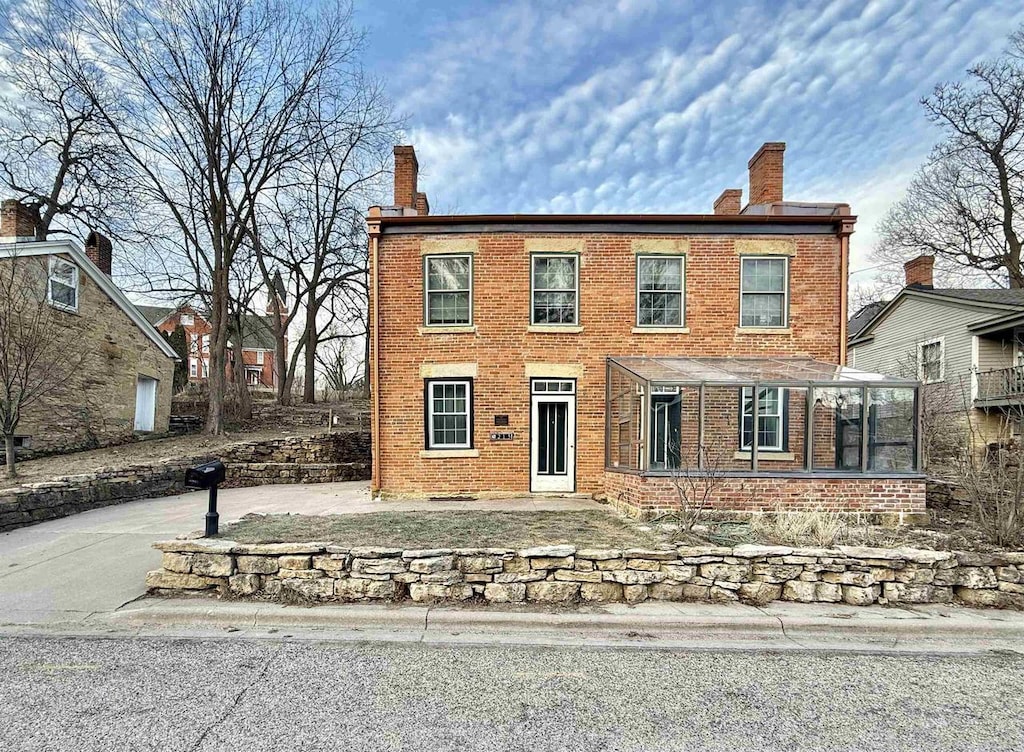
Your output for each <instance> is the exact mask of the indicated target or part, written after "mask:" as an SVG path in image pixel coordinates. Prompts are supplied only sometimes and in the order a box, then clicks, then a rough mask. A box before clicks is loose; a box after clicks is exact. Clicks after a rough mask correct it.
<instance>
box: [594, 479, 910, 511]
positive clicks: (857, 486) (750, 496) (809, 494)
mask: <svg viewBox="0 0 1024 752" xmlns="http://www.w3.org/2000/svg"><path fill="white" fill-rule="evenodd" d="M699 482H700V481H698V483H699ZM684 488H685V481H684ZM698 488H699V489H700V491H701V492H702V491H703V489H704V488H705V486H699V487H698ZM605 493H606V495H607V497H608V499H609V500H610V501H613V502H618V503H620V504H622V505H625V506H627V507H629V508H631V509H632V510H635V511H637V512H640V513H643V512H650V511H654V510H668V509H673V508H678V507H679V506H680V497H679V492H678V491H677V490H676V484H675V483H674V482H673V479H672V478H670V477H667V476H661V477H654V476H642V475H637V474H635V473H620V472H614V471H606V472H605ZM709 503H710V506H711V508H712V509H720V510H730V511H742V512H774V511H776V510H778V509H780V508H781V509H783V510H788V511H810V510H816V509H822V510H829V511H840V512H871V513H884V512H924V511H925V482H924V480H921V479H917V480H914V479H909V478H766V477H759V478H718V479H716V483H715V484H714V485H712V486H711V494H710V501H709Z"/></svg>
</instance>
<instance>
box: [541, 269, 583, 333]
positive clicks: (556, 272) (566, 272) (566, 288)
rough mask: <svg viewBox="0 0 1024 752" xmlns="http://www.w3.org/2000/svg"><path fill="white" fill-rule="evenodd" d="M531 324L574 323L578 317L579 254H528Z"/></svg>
mask: <svg viewBox="0 0 1024 752" xmlns="http://www.w3.org/2000/svg"><path fill="white" fill-rule="evenodd" d="M531 259H532V265H533V270H532V274H531V280H532V285H531V293H532V300H531V306H530V307H531V309H532V310H531V313H530V323H531V324H568V325H573V324H576V323H577V322H578V320H579V315H578V307H579V268H578V264H577V262H578V257H576V256H567V255H564V254H560V255H534V256H532V257H531Z"/></svg>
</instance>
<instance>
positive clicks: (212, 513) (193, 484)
mask: <svg viewBox="0 0 1024 752" xmlns="http://www.w3.org/2000/svg"><path fill="white" fill-rule="evenodd" d="M224 475H225V473H224V463H223V462H221V461H220V460H214V461H213V462H207V463H206V464H205V465H196V466H195V467H190V468H189V469H188V470H186V471H185V487H186V488H208V489H210V508H209V511H207V513H206V537H207V538H210V537H212V536H214V535H216V534H217V530H218V527H219V523H220V515H219V514H218V513H217V485H218V484H220V483H223V482H224Z"/></svg>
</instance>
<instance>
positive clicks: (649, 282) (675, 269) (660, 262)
mask: <svg viewBox="0 0 1024 752" xmlns="http://www.w3.org/2000/svg"><path fill="white" fill-rule="evenodd" d="M683 266H684V262H683V257H682V256H637V259H636V324H637V326H683V321H684V319H685V315H684V312H683V298H684V295H683V274H684V272H683Z"/></svg>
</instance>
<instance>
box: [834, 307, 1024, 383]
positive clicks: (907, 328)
mask: <svg viewBox="0 0 1024 752" xmlns="http://www.w3.org/2000/svg"><path fill="white" fill-rule="evenodd" d="M994 315H996V312H995V311H993V310H992V309H988V308H978V307H973V306H968V305H960V304H953V303H940V302H937V301H933V300H922V299H921V298H916V297H910V296H908V297H906V298H904V299H903V300H902V301H901V302H900V303H899V304H898V305H897V306H896V308H895V309H894V310H893V311H891V312H890V313H889V315H888V316H886V318H885V320H884V321H882V322H880V323H879V324H878V325H877V326H876V327H875V330H874V332H873V334H874V339H873V340H872V341H871V342H869V343H867V344H863V345H857V346H856V347H855V348H851V351H855V352H856V363H857V368H859V369H861V370H863V371H874V372H877V373H884V374H886V375H887V376H899V377H910V378H917V374H916V373H914V372H913V369H914V368H915V367H916V363H917V345H918V344H919V343H921V342H928V341H931V340H933V339H936V338H938V337H942V338H943V342H944V349H943V355H944V358H945V381H946V384H947V385H948V386H949V387H950V388H959V385H960V384H961V383H962V384H963V385H964V387H965V389H968V390H969V389H970V383H971V347H972V345H971V337H972V335H971V333H970V332H969V331H968V330H967V327H968V326H969V325H971V324H974V323H976V322H978V321H983V320H984V319H987V318H992V317H993V316H994ZM978 355H979V360H980V361H981V363H982V364H981V368H982V369H984V368H1001V367H1003V366H1005V365H1010V364H1011V358H1012V348H1009V347H1008V348H1006V349H1005V351H1004V349H1003V348H1002V347H1000V345H999V344H998V343H995V342H989V341H987V340H984V339H982V340H979V343H978Z"/></svg>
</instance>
